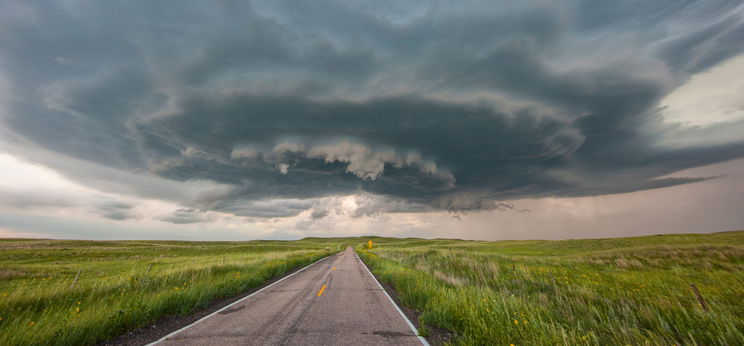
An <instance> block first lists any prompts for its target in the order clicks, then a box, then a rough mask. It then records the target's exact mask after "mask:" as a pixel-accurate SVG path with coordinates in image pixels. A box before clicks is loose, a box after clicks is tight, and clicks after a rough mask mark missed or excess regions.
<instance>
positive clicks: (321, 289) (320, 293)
mask: <svg viewBox="0 0 744 346" xmlns="http://www.w3.org/2000/svg"><path fill="white" fill-rule="evenodd" d="M325 288H326V285H323V287H321V288H320V291H318V297H320V296H321V295H322V294H323V291H325Z"/></svg>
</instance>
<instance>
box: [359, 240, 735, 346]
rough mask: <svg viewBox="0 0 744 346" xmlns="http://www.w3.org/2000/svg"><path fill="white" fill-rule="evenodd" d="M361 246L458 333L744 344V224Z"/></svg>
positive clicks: (474, 341)
mask: <svg viewBox="0 0 744 346" xmlns="http://www.w3.org/2000/svg"><path fill="white" fill-rule="evenodd" d="M357 252H358V253H359V254H360V256H361V257H362V259H363V260H364V261H365V262H366V263H368V264H370V265H371V266H372V267H373V272H374V273H375V274H376V275H378V276H379V277H380V278H381V279H382V280H383V281H386V282H389V283H391V284H392V285H393V286H394V287H395V288H396V289H397V291H398V293H399V294H400V299H401V301H402V302H403V304H405V305H408V306H410V307H413V308H416V309H418V310H419V311H420V312H421V313H422V314H421V319H422V321H424V322H425V323H426V324H430V325H435V326H439V327H443V328H447V329H449V330H451V331H453V332H454V333H455V338H454V341H453V342H454V343H456V344H463V345H510V344H514V345H556V344H560V345H620V344H622V345H627V344H632V345H675V344H676V345H682V344H684V345H744V232H725V233H717V234H710V235H666V236H652V237H636V238H620V239H597V240H566V241H506V242H474V241H454V240H431V241H422V240H393V239H377V241H376V247H375V248H373V249H371V250H369V249H365V248H364V247H363V245H359V246H358V247H357ZM691 284H694V285H696V287H697V288H698V289H699V291H700V292H701V294H702V296H703V297H704V299H705V300H706V303H707V305H708V306H709V309H708V310H707V311H706V310H703V309H702V307H701V304H700V302H699V301H698V299H697V297H696V296H695V295H694V293H693V291H692V289H691V286H690V285H691Z"/></svg>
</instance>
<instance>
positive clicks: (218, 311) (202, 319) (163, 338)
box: [147, 253, 338, 346]
mask: <svg viewBox="0 0 744 346" xmlns="http://www.w3.org/2000/svg"><path fill="white" fill-rule="evenodd" d="M336 254H338V253H336ZM336 254H333V255H328V256H326V257H323V258H321V259H319V260H317V261H315V262H313V263H312V264H308V265H307V266H305V267H303V268H302V269H300V270H298V271H296V272H294V273H292V274H289V275H287V276H285V277H283V278H281V279H279V280H277V281H274V283H272V284H271V285H268V286H266V287H264V288H262V289H260V290H258V291H256V292H253V293H251V294H249V295H247V296H245V297H243V298H241V299H238V300H236V301H234V302H232V303H231V304H229V305H225V306H223V307H222V308H221V309H219V310H217V311H215V312H213V313H211V314H209V315H207V316H204V317H202V318H200V319H199V320H197V321H196V322H194V323H192V324H189V325H188V326H185V327H183V328H181V329H179V330H177V331H175V332H173V333H170V334H168V335H166V336H164V337H162V338H160V339H158V340H156V341H154V342H151V343H149V344H147V346H152V345H156V344H158V343H161V342H163V341H165V339H168V338H170V337H171V336H174V335H176V334H178V333H180V332H182V331H184V330H186V329H187V328H190V327H193V326H194V325H196V324H197V323H199V322H201V321H204V320H206V319H207V318H210V317H212V316H214V315H216V314H218V313H220V312H221V311H222V310H225V309H228V308H230V307H231V306H233V305H235V304H238V303H240V302H242V301H244V300H246V299H248V298H250V297H253V295H255V294H258V293H259V292H261V291H263V290H265V289H267V288H269V287H271V286H274V285H276V284H278V283H280V282H282V281H284V280H285V279H287V278H289V277H291V276H292V275H295V274H298V273H300V272H302V271H303V270H305V269H307V268H310V267H311V266H313V265H314V264H316V263H318V262H320V261H322V260H324V259H326V258H329V257H331V256H334V255H336Z"/></svg>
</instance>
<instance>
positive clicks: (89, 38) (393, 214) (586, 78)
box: [0, 0, 744, 240]
mask: <svg viewBox="0 0 744 346" xmlns="http://www.w3.org/2000/svg"><path fill="white" fill-rule="evenodd" d="M741 76H744V4H742V3H741V1H718V0H705V1H680V0H651V1H613V2H608V1H590V0H585V1H492V0H489V1H469V0H460V1H411V0H405V1H402V0H394V1H369V0H367V1H349V0H345V1H326V0H321V1H318V0H314V1H302V0H300V1H297V0H295V1H282V0H267V1H242V0H223V1H190V2H185V3H184V2H179V1H156V2H153V1H123V2H101V1H92V0H91V1H87V0H59V1H0V237H46V238H75V239H187V240H248V239H297V238H302V237H307V236H360V235H384V236H398V237H425V238H432V237H445V238H464V239H483V240H499V239H567V238H602V237H620V236H634V235H647V234H663V233H692V232H695V233H708V232H716V231H726V230H736V229H744V213H742V212H741V210H742V208H741V206H742V205H744V96H742V95H744V78H741Z"/></svg>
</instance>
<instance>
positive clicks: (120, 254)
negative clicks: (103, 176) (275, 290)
mask: <svg viewBox="0 0 744 346" xmlns="http://www.w3.org/2000/svg"><path fill="white" fill-rule="evenodd" d="M343 247H344V245H343V244H342V241H341V240H339V239H322V240H321V239H306V240H300V241H292V242H282V241H255V242H176V241H106V242H99V241H65V240H19V239H4V240H3V239H0V345H30V344H58V345H79V344H92V343H95V342H98V341H102V340H106V339H108V338H111V337H114V336H117V335H119V334H122V333H124V332H126V331H129V330H132V329H136V328H137V327H140V326H143V325H146V324H148V323H151V322H153V321H155V320H157V319H159V318H162V317H164V316H166V315H171V314H188V313H190V312H193V311H196V310H199V309H203V308H205V307H207V306H208V305H209V303H210V302H212V301H214V300H215V299H218V298H223V297H230V296H234V295H236V294H238V293H240V292H242V291H245V290H246V289H248V288H251V287H254V286H257V285H260V284H261V283H263V282H264V281H265V280H267V279H269V278H271V277H274V276H278V275H281V274H283V273H285V272H287V271H288V270H291V269H293V268H297V267H300V266H304V265H307V264H310V263H312V262H314V261H316V260H318V259H320V258H322V257H324V256H326V255H329V254H331V253H334V252H337V251H339V250H341V249H342V248H343ZM81 270H82V272H80V271H81ZM78 272H80V276H79V278H78V280H77V282H76V283H75V286H74V287H71V286H72V283H73V281H74V280H75V277H76V276H77V274H78Z"/></svg>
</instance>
